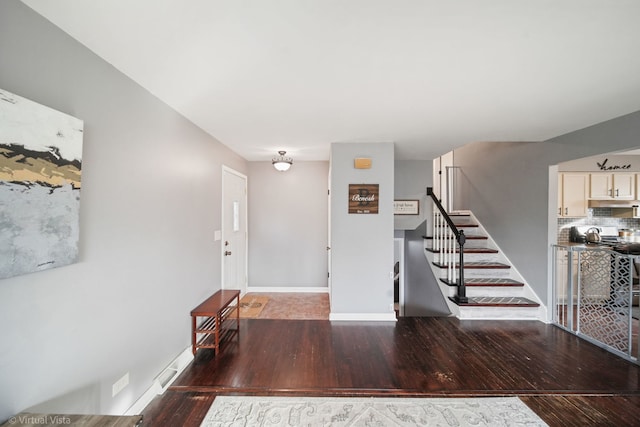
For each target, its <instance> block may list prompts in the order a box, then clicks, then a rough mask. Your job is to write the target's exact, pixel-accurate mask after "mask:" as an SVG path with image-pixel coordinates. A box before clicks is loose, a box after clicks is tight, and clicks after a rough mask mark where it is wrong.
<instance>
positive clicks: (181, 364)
mask: <svg viewBox="0 0 640 427" xmlns="http://www.w3.org/2000/svg"><path fill="white" fill-rule="evenodd" d="M192 360H193V353H192V350H191V346H189V347H187V348H185V349H184V351H183V352H182V353H180V354H179V355H178V357H176V358H175V359H174V360H173V362H171V363H170V364H169V366H167V367H166V368H164V370H163V371H162V372H161V373H160V374H159V375H158V376H157V377H156V378H155V379H154V380H153V383H152V384H151V387H149V388H148V389H147V391H145V392H144V394H143V395H142V396H140V398H139V399H138V400H136V402H135V403H134V404H133V405H132V406H131V407H130V408H129V409H127V411H126V412H125V413H124V415H139V414H141V413H142V411H143V410H144V408H146V407H147V405H148V404H149V403H151V401H152V400H153V399H154V398H155V397H156V396H157V395H159V394H162V393H164V392H165V390H166V389H167V388H169V386H170V385H171V384H172V383H173V382H174V381H175V379H176V378H178V376H179V375H180V374H181V373H182V371H184V370H185V368H186V367H187V365H188V364H189V363H190V362H191V361H192Z"/></svg>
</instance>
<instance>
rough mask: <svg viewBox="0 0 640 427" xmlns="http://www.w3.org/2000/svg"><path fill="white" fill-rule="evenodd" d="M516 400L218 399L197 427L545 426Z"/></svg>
mask: <svg viewBox="0 0 640 427" xmlns="http://www.w3.org/2000/svg"><path fill="white" fill-rule="evenodd" d="M546 425H547V424H545V423H544V421H542V420H541V419H540V418H539V417H538V416H537V415H536V414H535V413H534V412H533V411H532V410H531V409H529V407H528V406H527V405H525V404H524V403H523V402H522V401H521V400H520V399H518V398H517V397H478V398H410V399H405V398H377V397H376V398H374V397H368V398H351V397H345V398H342V397H329V398H325V397H258V396H218V397H216V398H215V400H214V401H213V404H212V405H211V408H210V409H209V412H208V413H207V415H206V416H205V418H204V421H203V422H202V424H201V427H223V426H225V427H226V426H234V427H240V426H270V427H271V426H287V427H288V426H296V427H302V426H305V427H306V426H309V427H316V426H333V427H346V426H349V427H364V426H367V427H369V426H380V427H393V426H491V427H495V426H528V427H529V426H546Z"/></svg>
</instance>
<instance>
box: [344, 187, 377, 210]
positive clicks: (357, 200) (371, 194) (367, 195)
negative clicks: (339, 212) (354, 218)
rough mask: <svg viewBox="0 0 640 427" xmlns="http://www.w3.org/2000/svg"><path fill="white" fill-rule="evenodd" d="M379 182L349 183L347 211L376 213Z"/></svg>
mask: <svg viewBox="0 0 640 427" xmlns="http://www.w3.org/2000/svg"><path fill="white" fill-rule="evenodd" d="M379 187H380V184H349V213H350V214H377V213H378V196H379V194H380V192H379Z"/></svg>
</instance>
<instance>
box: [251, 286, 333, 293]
mask: <svg viewBox="0 0 640 427" xmlns="http://www.w3.org/2000/svg"><path fill="white" fill-rule="evenodd" d="M247 292H255V293H260V292H269V293H286V292H295V293H313V294H328V293H329V288H328V287H326V286H312V287H311V286H310V287H287V286H277V287H276V286H272V287H268V286H248V287H247Z"/></svg>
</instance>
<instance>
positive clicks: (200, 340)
mask: <svg viewBox="0 0 640 427" xmlns="http://www.w3.org/2000/svg"><path fill="white" fill-rule="evenodd" d="M234 302H235V305H234V304H233V303H234ZM198 317H204V319H203V320H202V321H201V322H200V323H198ZM234 319H235V328H234V327H232V323H233V320H234ZM239 334H240V291H238V290H234V289H222V290H219V291H218V292H216V293H215V294H213V295H211V296H210V297H209V298H207V299H206V300H205V301H204V302H203V303H202V304H200V305H199V306H197V307H196V308H194V309H193V310H191V346H192V351H193V354H194V355H195V354H196V351H198V349H199V348H212V349H214V351H215V354H216V355H217V354H218V353H219V352H220V345H221V343H223V342H226V341H228V340H231V338H233V337H234V336H236V335H239Z"/></svg>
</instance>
